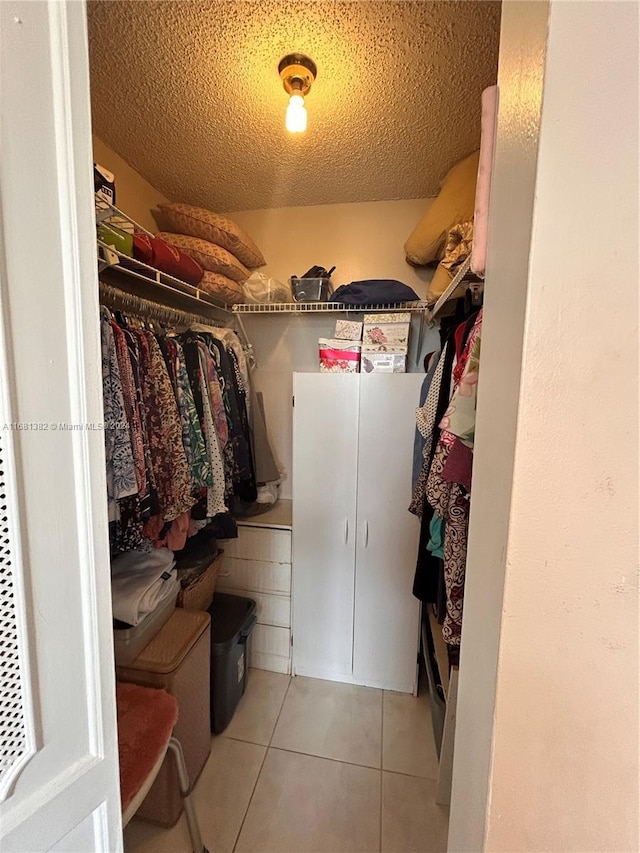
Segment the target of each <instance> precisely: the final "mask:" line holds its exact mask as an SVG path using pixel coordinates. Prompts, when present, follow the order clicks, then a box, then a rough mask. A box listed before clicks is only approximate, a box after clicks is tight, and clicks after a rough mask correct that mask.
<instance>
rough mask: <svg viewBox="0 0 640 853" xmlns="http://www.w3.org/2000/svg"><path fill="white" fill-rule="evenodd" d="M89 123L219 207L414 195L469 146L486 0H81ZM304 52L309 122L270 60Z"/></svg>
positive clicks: (162, 179) (485, 48) (482, 80)
mask: <svg viewBox="0 0 640 853" xmlns="http://www.w3.org/2000/svg"><path fill="white" fill-rule="evenodd" d="M88 18H89V40H90V55H91V86H92V102H93V121H94V131H95V132H96V133H97V135H98V136H99V137H100V138H101V139H102V140H103V141H104V142H106V143H107V145H109V146H110V147H111V148H113V149H114V150H115V151H116V152H117V153H118V154H120V155H121V156H122V157H123V158H124V159H125V160H126V161H127V162H128V163H130V164H131V165H132V166H133V167H134V168H135V169H136V170H137V171H138V172H140V174H142V175H143V176H144V177H145V178H146V179H147V180H148V181H149V182H150V183H151V184H153V185H154V186H155V187H156V188H157V189H159V190H160V191H161V192H163V193H164V194H165V195H166V196H168V197H169V198H170V199H172V200H175V201H178V200H180V201H186V202H190V203H192V204H198V205H202V206H206V207H209V208H212V209H214V210H218V211H233V210H248V209H255V208H267V207H281V206H288V205H307V204H328V203H332V202H350V201H373V200H381V199H397V198H421V197H424V196H429V195H433V194H435V193H436V192H437V189H438V185H439V182H440V180H441V179H442V177H443V176H444V174H445V173H446V171H447V169H448V168H449V167H450V166H451V165H452V164H453V163H455V162H456V161H457V160H459V159H460V158H461V157H463V156H464V155H466V154H468V153H469V152H470V151H472V150H473V149H474V148H475V147H476V146H477V144H478V141H479V119H480V93H481V91H482V89H483V88H484V87H485V86H487V85H490V84H491V83H493V82H495V79H496V68H497V56H498V40H499V23H500V4H499V3H497V2H488V0H463V2H455V0H440V2H430V0H414V2H377V0H356V1H355V2H323V0H312V2H299V1H298V2H294V0H291V2H284V3H283V2H274V0H255V2H245V0H210V2H199V0H185V1H184V2H183V1H182V0H181V2H173V0H165V2H139V0H90V2H89V3H88ZM292 51H300V52H302V53H306V54H308V55H309V56H310V57H311V58H312V59H313V60H314V61H315V62H316V65H317V67H318V77H317V80H316V82H315V84H314V85H313V88H312V90H311V93H310V94H309V96H308V97H307V99H306V106H307V110H308V114H309V125H308V130H307V132H306V133H304V134H296V135H292V134H290V133H288V132H287V131H286V130H285V127H284V114H285V109H286V106H287V102H288V99H287V96H286V94H285V92H284V90H283V88H282V84H281V82H280V79H279V77H278V72H277V65H278V62H279V60H280V59H281V57H282V56H284V55H285V54H287V53H290V52H292Z"/></svg>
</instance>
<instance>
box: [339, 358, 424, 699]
mask: <svg viewBox="0 0 640 853" xmlns="http://www.w3.org/2000/svg"><path fill="white" fill-rule="evenodd" d="M423 378H424V377H423V376H421V375H420V374H416V373H407V374H383V373H377V374H362V375H361V384H360V407H359V415H360V417H359V432H358V489H357V501H358V504H357V506H358V513H357V544H356V595H355V628H354V652H353V677H354V680H355V681H357V682H358V683H360V684H368V685H371V686H378V687H384V688H386V689H389V690H399V691H402V692H407V693H408V692H412V691H413V689H414V686H415V678H416V655H417V651H418V632H419V603H418V601H417V600H416V599H415V598H414V597H413V595H412V592H411V590H412V586H413V576H414V572H415V566H416V557H417V553H418V537H419V528H420V525H419V522H418V519H417V518H416V517H415V516H413V515H411V514H410V513H409V512H408V511H407V507H408V506H409V502H410V500H411V466H412V457H413V437H414V430H415V409H416V406H417V405H418V402H419V391H420V384H421V382H422V379H423Z"/></svg>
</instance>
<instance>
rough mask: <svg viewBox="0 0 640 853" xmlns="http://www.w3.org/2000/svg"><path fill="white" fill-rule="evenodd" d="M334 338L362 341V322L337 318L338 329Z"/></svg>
mask: <svg viewBox="0 0 640 853" xmlns="http://www.w3.org/2000/svg"><path fill="white" fill-rule="evenodd" d="M334 338H339V339H340V340H341V341H361V340H362V323H358V321H357V320H336V331H335V334H334Z"/></svg>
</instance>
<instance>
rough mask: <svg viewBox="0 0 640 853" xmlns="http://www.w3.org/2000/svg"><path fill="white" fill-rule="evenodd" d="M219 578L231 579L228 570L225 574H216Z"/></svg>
mask: <svg viewBox="0 0 640 853" xmlns="http://www.w3.org/2000/svg"><path fill="white" fill-rule="evenodd" d="M218 577H219V578H229V577H231V570H230V569H228V570H227V571H226V572H218Z"/></svg>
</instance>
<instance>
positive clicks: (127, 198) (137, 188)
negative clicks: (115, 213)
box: [93, 134, 167, 234]
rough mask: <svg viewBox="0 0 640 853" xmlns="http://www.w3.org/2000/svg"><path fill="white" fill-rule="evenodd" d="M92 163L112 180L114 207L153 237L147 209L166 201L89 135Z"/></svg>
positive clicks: (107, 148) (96, 139)
mask: <svg viewBox="0 0 640 853" xmlns="http://www.w3.org/2000/svg"><path fill="white" fill-rule="evenodd" d="M93 160H94V162H95V163H99V164H100V165H101V166H104V167H105V168H106V169H108V170H109V171H110V172H113V173H114V174H115V176H116V204H117V206H118V207H119V208H120V210H122V211H123V212H124V213H127V214H129V216H130V217H131V218H132V219H134V220H135V221H136V222H139V223H140V225H143V226H144V227H145V228H146V229H147V230H148V231H151V232H152V233H154V234H155V233H156V231H157V230H158V229H157V226H156V223H155V220H154V218H153V216H151V208H153V207H155V206H156V205H157V204H160V202H163V201H167V199H166V198H165V197H164V196H163V195H162V193H160V192H158V190H157V189H156V188H155V187H152V186H151V184H150V183H149V182H148V181H145V179H144V178H143V177H142V175H139V174H138V172H136V171H135V169H133V168H132V167H131V166H130V165H129V164H128V163H127V162H126V161H125V160H123V159H122V157H121V156H120V155H119V154H116V152H115V151H112V150H111V148H109V147H108V146H107V145H105V144H104V142H102V140H101V139H98V137H97V136H96V135H95V134H94V135H93Z"/></svg>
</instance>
